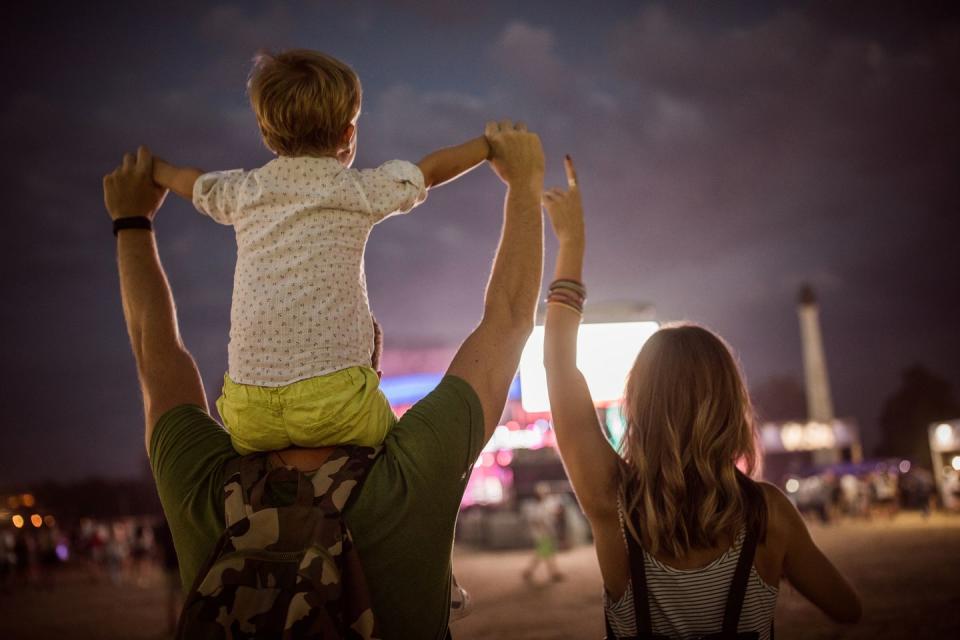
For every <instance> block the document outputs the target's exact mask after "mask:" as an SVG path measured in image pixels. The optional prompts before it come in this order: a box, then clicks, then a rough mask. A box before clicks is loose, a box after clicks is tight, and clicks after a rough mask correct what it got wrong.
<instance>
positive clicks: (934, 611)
mask: <svg viewBox="0 0 960 640" xmlns="http://www.w3.org/2000/svg"><path fill="white" fill-rule="evenodd" d="M812 530H813V533H814V536H815V537H816V539H817V541H818V542H819V543H820V544H821V545H822V546H823V548H824V550H825V551H826V552H827V554H828V555H829V556H830V557H831V558H834V559H835V560H836V562H837V564H838V565H839V566H840V569H841V570H842V571H843V572H844V573H845V574H846V575H848V576H850V578H851V580H852V581H853V582H854V584H855V586H856V587H857V589H858V590H859V591H860V593H861V595H862V597H863V600H864V604H865V615H864V619H863V621H862V622H861V623H860V624H859V625H857V626H855V627H851V628H844V627H841V626H837V625H833V624H831V623H829V622H828V621H827V620H826V619H824V617H823V616H822V614H820V613H818V612H817V611H816V610H814V609H813V607H811V606H810V605H808V604H806V603H805V602H803V600H802V598H801V597H800V596H799V595H797V594H796V593H793V592H792V591H791V589H790V588H789V587H786V586H785V587H784V588H783V589H782V590H781V594H780V603H779V608H778V613H777V624H776V636H777V638H778V640H783V639H788V640H789V639H792V638H793V639H798V640H799V639H801V638H802V639H812V640H816V639H824V640H826V639H828V638H829V639H834V638H863V639H867V638H870V639H875V638H890V639H894V638H911V639H914V640H920V639H923V638H952V637H960V516H946V515H934V516H933V517H931V518H930V520H927V521H924V520H922V519H921V518H920V516H919V515H917V514H913V513H907V514H901V515H899V516H898V517H897V519H896V520H894V521H893V522H888V521H886V520H874V521H872V522H856V523H853V522H844V523H841V524H836V525H831V526H822V525H813V526H812ZM528 556H529V554H528V553H527V552H523V551H520V552H498V553H490V552H480V551H475V550H471V549H468V548H466V547H465V546H462V545H461V546H460V547H459V548H458V549H457V551H456V556H455V562H456V565H455V566H456V572H457V576H458V578H459V579H460V581H461V582H462V583H463V584H464V585H465V586H466V587H467V588H469V589H470V591H471V594H472V596H473V600H474V609H473V612H472V614H471V615H470V616H468V617H467V618H465V619H463V620H461V621H458V622H457V623H455V624H454V625H453V627H452V629H453V634H454V637H455V638H457V639H458V640H488V639H489V640H493V639H498V640H499V639H504V638H518V639H527V640H534V639H536V640H548V639H556V640H561V639H567V638H569V639H579V638H600V637H601V636H602V635H603V633H602V632H603V626H602V620H601V617H600V598H599V594H600V578H599V574H598V572H597V569H596V563H595V559H594V556H593V550H592V548H590V547H580V548H578V549H575V550H572V551H569V552H566V553H563V554H561V556H560V567H561V569H562V570H563V571H564V572H565V574H566V580H564V581H563V582H560V583H546V582H545V580H544V577H543V576H539V578H540V579H541V580H544V581H543V582H540V583H536V584H534V585H530V584H528V583H527V582H525V581H524V580H523V578H522V576H521V572H522V569H523V566H524V564H525V563H526V561H527V558H528ZM123 580H124V581H123V582H121V584H119V585H114V584H112V583H111V582H110V580H109V579H108V578H107V576H103V577H102V579H101V580H100V581H98V582H92V581H91V579H90V576H89V575H88V574H87V573H86V572H83V571H80V570H79V569H73V570H66V571H61V572H60V573H59V574H58V575H57V576H56V579H55V581H54V582H53V584H52V585H48V586H46V587H39V586H38V587H30V588H27V589H22V588H21V589H17V590H15V591H12V592H5V593H2V594H0V638H3V639H4V640H21V639H22V640H29V639H47V638H67V637H69V638H75V639H78V640H81V639H84V638H89V639H91V640H93V639H97V640H110V639H114V638H116V639H118V640H119V639H121V638H122V639H125V640H137V639H144V640H146V639H150V640H157V639H160V638H168V637H169V636H168V635H167V634H166V630H165V625H166V622H165V618H164V609H163V606H164V591H163V589H162V586H161V574H160V573H159V570H151V571H149V572H147V573H145V574H144V575H143V576H142V579H141V582H142V584H141V585H137V584H136V581H135V578H134V576H132V575H128V576H125V577H124V579H123Z"/></svg>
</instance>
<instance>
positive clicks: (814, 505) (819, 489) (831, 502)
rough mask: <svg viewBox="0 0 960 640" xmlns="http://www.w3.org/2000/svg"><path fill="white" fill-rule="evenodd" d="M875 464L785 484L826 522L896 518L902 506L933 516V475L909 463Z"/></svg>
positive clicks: (808, 510)
mask: <svg viewBox="0 0 960 640" xmlns="http://www.w3.org/2000/svg"><path fill="white" fill-rule="evenodd" d="M900 464H902V467H901V466H899V465H897V464H892V463H891V464H885V463H880V464H877V465H875V466H873V467H871V468H867V469H863V468H853V467H851V468H828V469H826V470H824V471H822V472H820V473H816V474H813V475H810V476H806V477H803V478H789V479H788V480H787V481H786V483H785V485H786V489H787V493H788V494H789V495H790V497H791V499H792V501H793V502H794V504H796V506H797V508H798V509H799V510H800V511H801V513H804V514H805V515H807V516H808V517H812V518H814V519H817V520H819V521H821V522H823V523H830V522H834V521H836V520H838V519H840V518H846V519H854V520H870V519H873V518H878V517H879V518H886V519H890V520H892V519H894V518H895V517H896V516H897V514H898V513H899V512H900V510H901V509H910V510H918V511H920V512H921V513H923V515H924V516H925V517H926V516H929V515H930V513H931V511H932V510H933V509H934V507H935V506H936V504H937V500H936V495H937V494H936V487H935V486H934V481H933V475H932V474H931V473H930V472H929V471H927V470H926V469H923V468H920V467H911V466H910V465H909V464H908V463H906V464H905V463H900Z"/></svg>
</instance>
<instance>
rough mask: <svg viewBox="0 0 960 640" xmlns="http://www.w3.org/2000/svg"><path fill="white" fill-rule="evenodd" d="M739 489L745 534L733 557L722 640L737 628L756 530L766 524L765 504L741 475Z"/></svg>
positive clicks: (755, 541) (760, 534) (760, 494)
mask: <svg viewBox="0 0 960 640" xmlns="http://www.w3.org/2000/svg"><path fill="white" fill-rule="evenodd" d="M740 486H741V493H742V495H743V499H744V506H745V510H746V518H745V521H746V535H745V536H744V540H743V545H742V546H741V547H740V557H739V558H737V568H736V569H735V570H734V573H733V580H731V582H730V590H729V591H728V592H727V604H726V607H725V609H724V612H723V630H722V634H723V637H724V638H733V637H735V636H736V633H737V627H739V626H740V613H741V611H743V601H744V598H745V597H746V595H747V580H748V579H749V577H750V569H751V568H752V567H753V559H754V557H755V556H756V552H757V542H758V541H759V540H760V538H761V536H762V535H763V533H764V532H763V531H761V530H760V529H761V527H762V526H763V525H764V524H765V523H766V517H765V512H766V503H765V502H764V498H763V494H762V493H761V492H760V489H759V488H758V487H757V486H756V484H754V483H753V482H752V481H751V480H749V479H748V478H746V477H745V476H744V478H743V479H742V480H741V481H740Z"/></svg>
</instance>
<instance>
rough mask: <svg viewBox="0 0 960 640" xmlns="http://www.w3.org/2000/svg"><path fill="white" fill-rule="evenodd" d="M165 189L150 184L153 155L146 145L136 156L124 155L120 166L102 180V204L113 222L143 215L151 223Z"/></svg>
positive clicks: (161, 201)
mask: <svg viewBox="0 0 960 640" xmlns="http://www.w3.org/2000/svg"><path fill="white" fill-rule="evenodd" d="M166 197H167V189H164V188H163V187H159V186H157V185H156V184H155V183H154V182H153V156H152V155H151V154H150V150H149V149H147V148H146V147H145V146H142V145H141V146H140V148H138V149H137V156H136V158H134V156H133V154H131V153H127V154H124V156H123V164H121V165H120V166H119V167H117V168H116V169H114V170H113V173H110V174H107V175H105V176H104V177H103V202H104V204H105V205H106V207H107V213H109V214H110V218H111V219H112V220H116V219H118V218H132V217H134V216H146V217H147V218H150V219H151V220H153V217H154V216H155V215H156V214H157V209H159V208H160V205H162V204H163V199H164V198H166Z"/></svg>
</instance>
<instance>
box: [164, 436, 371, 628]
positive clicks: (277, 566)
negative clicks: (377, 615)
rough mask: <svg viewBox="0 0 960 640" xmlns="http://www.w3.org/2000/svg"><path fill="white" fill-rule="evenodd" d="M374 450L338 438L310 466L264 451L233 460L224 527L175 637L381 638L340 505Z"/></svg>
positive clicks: (228, 472)
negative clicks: (284, 462)
mask: <svg viewBox="0 0 960 640" xmlns="http://www.w3.org/2000/svg"><path fill="white" fill-rule="evenodd" d="M377 453H379V448H369V447H357V446H343V447H338V448H337V449H335V450H334V451H333V453H332V454H330V457H329V458H328V459H327V460H326V462H324V464H323V466H321V467H320V468H319V469H317V470H316V471H310V472H301V471H298V470H297V469H294V468H292V467H279V468H275V467H274V465H273V464H271V463H270V461H269V454H265V453H255V454H251V455H248V456H243V457H241V458H239V459H237V460H234V461H232V462H230V463H229V464H228V466H227V469H226V473H225V477H226V481H225V482H224V494H225V496H224V511H225V515H226V525H227V527H226V530H225V531H224V533H223V535H222V536H221V537H220V540H219V541H218V542H217V545H216V547H215V549H214V551H213V553H212V554H211V555H210V557H209V558H208V560H207V562H206V563H205V565H204V567H203V568H202V569H201V570H200V573H199V574H198V576H197V579H196V581H195V582H194V585H193V588H192V589H191V591H190V593H189V594H188V595H187V599H186V603H185V604H184V607H183V613H182V614H181V616H180V627H179V629H178V632H177V637H178V638H181V639H185V640H193V639H194V638H218V639H219V638H223V639H240V638H244V639H245V638H257V639H260V638H277V639H281V638H282V639H287V638H298V639H299V638H325V639H326V638H345V639H351V640H353V639H357V640H360V639H363V640H367V639H372V638H375V637H376V635H377V632H376V627H375V624H374V619H373V610H372V609H371V608H370V598H369V594H368V592H367V584H366V580H365V579H364V575H363V569H362V567H361V565H360V559H359V557H358V556H357V552H356V550H355V549H354V546H353V541H352V538H351V536H350V531H349V530H348V529H347V526H346V523H345V522H344V520H343V518H342V516H341V511H342V510H343V508H344V507H345V506H346V504H347V502H348V501H349V500H350V497H351V495H352V494H353V493H354V491H355V490H356V489H357V488H358V487H359V486H360V485H361V483H362V481H363V478H364V476H365V475H366V473H367V471H368V470H369V468H370V465H371V463H372V461H373V459H374V458H375V457H376V456H377Z"/></svg>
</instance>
